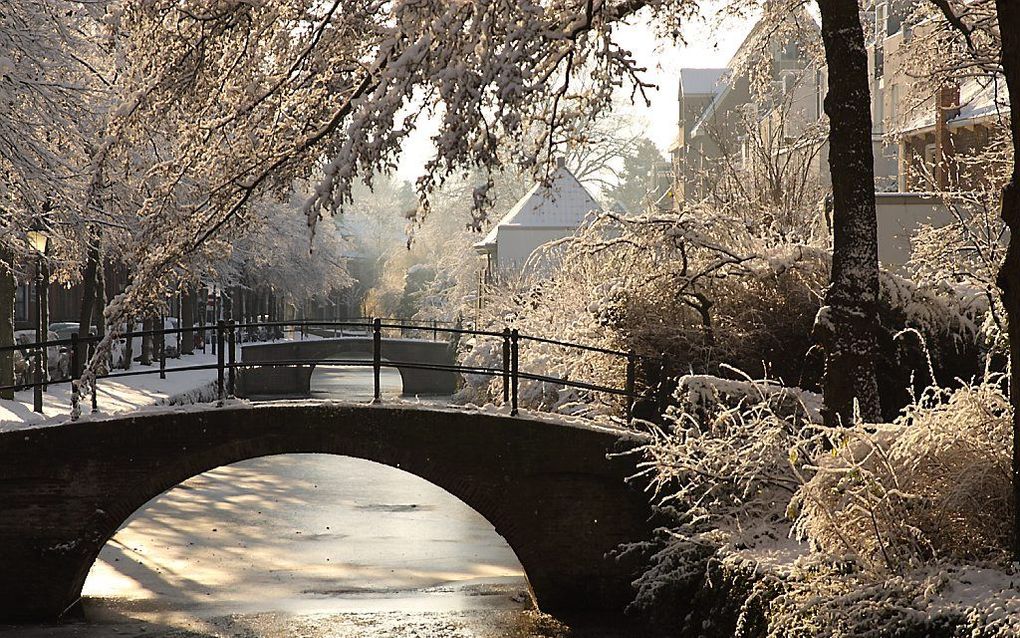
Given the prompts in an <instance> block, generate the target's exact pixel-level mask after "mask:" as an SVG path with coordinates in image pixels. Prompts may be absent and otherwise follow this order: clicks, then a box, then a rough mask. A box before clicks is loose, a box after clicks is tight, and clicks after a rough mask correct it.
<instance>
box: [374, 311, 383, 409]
mask: <svg viewBox="0 0 1020 638" xmlns="http://www.w3.org/2000/svg"><path fill="white" fill-rule="evenodd" d="M381 372H382V320H381V319H378V318H377V319H373V320H372V376H373V381H374V384H375V386H374V387H375V394H374V395H373V396H374V398H373V399H372V402H373V403H379V401H381V400H382V388H381V385H380V382H379V375H380V373H381Z"/></svg>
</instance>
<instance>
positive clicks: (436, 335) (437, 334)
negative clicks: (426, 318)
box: [432, 319, 439, 341]
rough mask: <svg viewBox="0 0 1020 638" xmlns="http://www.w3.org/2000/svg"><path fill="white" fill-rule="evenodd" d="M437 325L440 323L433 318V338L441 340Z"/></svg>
mask: <svg viewBox="0 0 1020 638" xmlns="http://www.w3.org/2000/svg"><path fill="white" fill-rule="evenodd" d="M437 325H438V324H437V323H436V320H435V319H433V320H432V340H433V341H439V331H438V330H436V326H437Z"/></svg>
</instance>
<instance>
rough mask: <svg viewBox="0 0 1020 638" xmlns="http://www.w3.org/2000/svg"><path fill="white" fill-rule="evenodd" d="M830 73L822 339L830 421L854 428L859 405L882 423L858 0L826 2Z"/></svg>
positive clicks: (871, 168)
mask: <svg viewBox="0 0 1020 638" xmlns="http://www.w3.org/2000/svg"><path fill="white" fill-rule="evenodd" d="M818 7H819V9H820V12H821V17H822V40H823V43H824V45H825V59H826V64H827V65H828V72H829V89H828V94H827V95H826V96H825V113H826V115H828V116H829V170H830V173H831V175H832V204H833V229H832V277H831V281H830V285H829V289H828V291H827V292H826V297H825V304H826V306H827V308H826V309H824V311H823V313H822V314H821V315H820V317H819V321H818V324H817V326H818V336H819V339H820V341H821V342H822V344H823V346H824V348H825V379H824V382H823V392H824V396H825V410H824V417H825V420H826V423H828V424H830V425H835V424H842V425H848V424H849V423H850V422H851V420H852V418H853V413H854V402H855V400H856V402H857V403H858V405H859V407H860V416H861V418H863V419H864V420H865V421H872V422H874V421H877V420H879V419H880V418H881V406H880V403H879V396H878V380H877V378H876V374H875V356H876V354H877V349H878V285H879V284H878V231H877V221H876V217H875V159H874V155H873V152H872V148H871V93H870V89H869V85H868V55H867V49H866V48H865V45H864V31H863V29H862V28H861V20H860V14H859V12H858V11H859V8H858V2H857V0H819V2H818Z"/></svg>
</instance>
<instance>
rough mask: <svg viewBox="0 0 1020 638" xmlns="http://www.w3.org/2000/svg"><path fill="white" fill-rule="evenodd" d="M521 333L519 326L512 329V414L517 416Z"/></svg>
mask: <svg viewBox="0 0 1020 638" xmlns="http://www.w3.org/2000/svg"><path fill="white" fill-rule="evenodd" d="M519 339H520V334H519V333H518V332H517V328H514V329H513V330H511V331H510V416H517V390H518V386H519V385H520V379H519V378H518V376H517V374H518V372H519V369H518V359H519V357H518V354H519V349H518V341H519Z"/></svg>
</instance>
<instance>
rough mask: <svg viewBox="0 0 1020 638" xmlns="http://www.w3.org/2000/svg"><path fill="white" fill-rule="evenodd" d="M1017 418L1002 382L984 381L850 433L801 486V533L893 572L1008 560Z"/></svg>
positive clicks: (832, 550) (798, 503) (834, 550)
mask: <svg viewBox="0 0 1020 638" xmlns="http://www.w3.org/2000/svg"><path fill="white" fill-rule="evenodd" d="M1010 414H1011V412H1010V408H1009V401H1008V398H1007V397H1006V396H1005V394H1004V393H1003V391H1002V389H1001V388H1000V387H999V385H998V384H994V383H983V384H980V385H974V386H965V387H963V388H960V389H958V390H955V391H951V392H948V391H938V392H935V393H933V394H931V395H929V396H926V397H924V399H923V400H922V401H921V402H920V403H919V404H917V405H914V406H912V407H911V408H910V409H909V410H908V411H907V413H906V415H905V416H904V417H903V418H902V419H900V420H898V421H897V422H896V423H895V424H892V425H876V426H870V425H869V426H860V427H856V428H851V429H847V430H846V431H845V432H844V433H841V439H842V441H841V444H840V445H838V446H837V447H835V448H834V450H833V453H832V454H826V455H821V456H820V457H819V459H818V461H817V465H816V466H815V467H814V468H812V470H813V472H814V475H813V477H812V478H811V479H810V480H808V481H807V482H806V483H805V484H804V486H803V487H802V488H801V490H800V492H799V494H798V496H797V498H796V500H795V505H796V506H797V508H798V509H799V510H800V515H799V517H798V519H797V525H796V529H795V531H796V532H797V533H798V534H800V535H801V536H802V537H803V538H805V539H807V540H809V541H811V542H812V543H813V544H814V545H815V546H816V547H818V548H819V549H820V550H822V551H825V552H827V553H830V554H838V555H852V556H853V557H854V558H855V559H856V560H858V561H861V562H863V563H865V564H866V565H868V566H869V567H870V568H871V569H873V570H876V571H886V572H889V573H900V572H902V571H904V570H905V569H908V568H912V567H916V566H918V565H922V564H926V563H928V562H929V561H932V560H941V559H947V560H970V561H993V562H996V561H997V562H1003V561H1005V560H1006V554H1007V548H1008V547H1009V539H1010V535H1011V524H1012V520H1013V516H1012V510H1013V504H1012V500H1011V497H1010V494H1011V491H1010V490H1011V488H1010V486H1011V479H1010V476H1011V469H1010V468H1011V460H1012V459H1011V450H1012V426H1011V422H1010Z"/></svg>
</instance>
